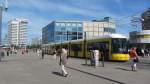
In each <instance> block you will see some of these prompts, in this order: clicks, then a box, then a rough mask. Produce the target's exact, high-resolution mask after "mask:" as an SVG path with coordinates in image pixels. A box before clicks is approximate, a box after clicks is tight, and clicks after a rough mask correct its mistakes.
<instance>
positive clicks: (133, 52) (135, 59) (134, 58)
mask: <svg viewBox="0 0 150 84" xmlns="http://www.w3.org/2000/svg"><path fill="white" fill-rule="evenodd" d="M130 59H131V68H132V71H137V62H138V61H139V58H138V55H137V53H136V48H135V47H134V48H131V51H130Z"/></svg>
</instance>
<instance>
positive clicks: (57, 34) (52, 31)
mask: <svg viewBox="0 0 150 84" xmlns="http://www.w3.org/2000/svg"><path fill="white" fill-rule="evenodd" d="M82 38H83V22H80V21H53V22H51V23H50V24H48V25H47V26H45V27H44V28H43V29H42V43H43V44H48V43H60V42H64V41H67V40H76V39H82Z"/></svg>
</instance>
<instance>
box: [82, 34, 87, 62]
mask: <svg viewBox="0 0 150 84" xmlns="http://www.w3.org/2000/svg"><path fill="white" fill-rule="evenodd" d="M83 45H84V51H83V56H84V57H85V64H87V55H86V32H84V44H83Z"/></svg>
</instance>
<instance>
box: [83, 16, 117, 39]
mask: <svg viewBox="0 0 150 84" xmlns="http://www.w3.org/2000/svg"><path fill="white" fill-rule="evenodd" d="M83 31H84V32H86V37H87V38H93V37H98V36H102V35H108V34H113V33H115V22H114V20H113V19H111V18H110V17H105V18H104V19H102V20H93V21H87V22H83Z"/></svg>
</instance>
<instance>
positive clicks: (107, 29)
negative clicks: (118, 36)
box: [104, 28, 115, 33]
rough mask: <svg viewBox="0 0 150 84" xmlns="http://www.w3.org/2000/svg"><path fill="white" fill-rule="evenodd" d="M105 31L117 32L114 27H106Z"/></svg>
mask: <svg viewBox="0 0 150 84" xmlns="http://www.w3.org/2000/svg"><path fill="white" fill-rule="evenodd" d="M104 32H110V33H115V29H112V28H104Z"/></svg>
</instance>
